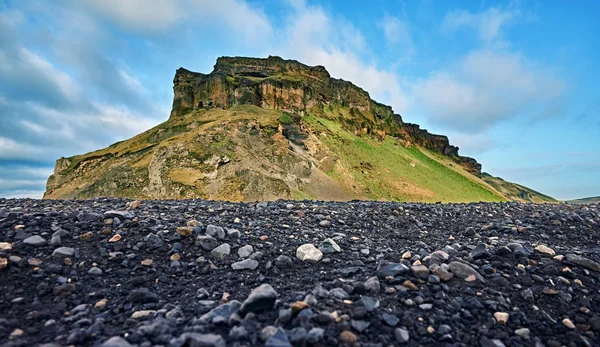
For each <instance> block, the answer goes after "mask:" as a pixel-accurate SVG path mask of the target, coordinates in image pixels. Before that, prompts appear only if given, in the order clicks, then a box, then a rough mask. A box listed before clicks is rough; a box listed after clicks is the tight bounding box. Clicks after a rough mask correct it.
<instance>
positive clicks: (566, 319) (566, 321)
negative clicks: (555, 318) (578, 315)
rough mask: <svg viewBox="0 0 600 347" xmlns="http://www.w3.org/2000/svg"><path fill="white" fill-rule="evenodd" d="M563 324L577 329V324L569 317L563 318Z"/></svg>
mask: <svg viewBox="0 0 600 347" xmlns="http://www.w3.org/2000/svg"><path fill="white" fill-rule="evenodd" d="M562 324H563V325H564V326H566V327H567V328H569V329H575V324H573V322H572V321H571V320H570V319H569V318H565V319H563V320H562Z"/></svg>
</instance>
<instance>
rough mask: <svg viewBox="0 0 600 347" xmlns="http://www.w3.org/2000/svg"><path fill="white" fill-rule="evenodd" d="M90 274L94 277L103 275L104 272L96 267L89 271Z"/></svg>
mask: <svg viewBox="0 0 600 347" xmlns="http://www.w3.org/2000/svg"><path fill="white" fill-rule="evenodd" d="M88 274H90V275H93V276H100V275H102V270H101V269H100V268H97V267H95V266H94V267H92V268H91V269H90V270H89V271H88Z"/></svg>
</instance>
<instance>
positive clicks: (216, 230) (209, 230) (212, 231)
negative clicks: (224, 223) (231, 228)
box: [206, 224, 225, 240]
mask: <svg viewBox="0 0 600 347" xmlns="http://www.w3.org/2000/svg"><path fill="white" fill-rule="evenodd" d="M206 235H208V236H211V237H214V238H216V239H219V240H222V239H224V238H225V230H224V229H223V228H222V227H219V226H215V225H212V224H209V225H207V226H206Z"/></svg>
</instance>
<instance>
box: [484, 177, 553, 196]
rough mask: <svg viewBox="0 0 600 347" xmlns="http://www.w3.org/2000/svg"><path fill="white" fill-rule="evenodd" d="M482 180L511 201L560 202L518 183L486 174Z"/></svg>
mask: <svg viewBox="0 0 600 347" xmlns="http://www.w3.org/2000/svg"><path fill="white" fill-rule="evenodd" d="M481 178H482V179H483V180H484V181H485V182H487V183H488V184H489V185H491V186H492V187H494V189H496V190H497V191H498V192H500V193H501V194H502V195H504V196H505V197H507V198H508V199H510V200H514V201H521V202H534V203H548V202H558V200H556V199H554V198H552V197H550V196H548V195H544V194H542V193H540V192H537V191H535V190H533V189H530V188H527V187H523V186H522V185H519V184H516V183H512V182H508V181H505V180H503V179H502V178H500V177H494V176H492V175H490V174H487V173H485V172H484V173H482V176H481Z"/></svg>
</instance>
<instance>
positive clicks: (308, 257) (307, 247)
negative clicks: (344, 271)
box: [296, 243, 323, 262]
mask: <svg viewBox="0 0 600 347" xmlns="http://www.w3.org/2000/svg"><path fill="white" fill-rule="evenodd" d="M296 257H297V258H298V259H300V260H302V261H314V262H317V261H319V260H321V258H323V252H321V251H319V250H318V249H317V247H315V245H313V244H312V243H307V244H304V245H302V246H300V247H298V249H296Z"/></svg>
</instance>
